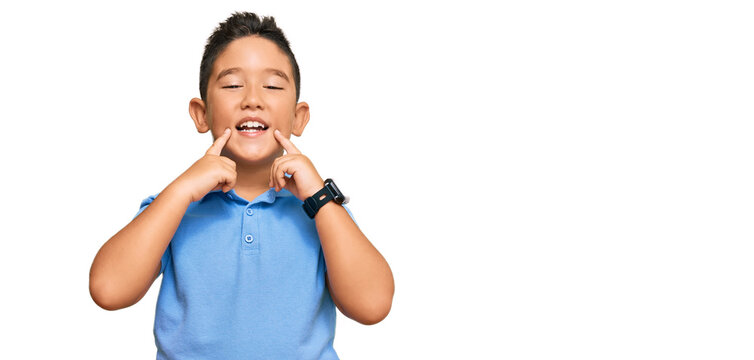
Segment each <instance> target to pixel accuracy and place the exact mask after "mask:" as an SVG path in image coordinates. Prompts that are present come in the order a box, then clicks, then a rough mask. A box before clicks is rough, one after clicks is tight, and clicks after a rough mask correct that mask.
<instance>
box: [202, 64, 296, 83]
mask: <svg viewBox="0 0 754 360" xmlns="http://www.w3.org/2000/svg"><path fill="white" fill-rule="evenodd" d="M237 71H241V68H239V67H234V68H230V69H225V70H223V71H220V73H219V74H217V79H215V81H217V80H220V79H221V78H222V77H223V76H225V75H228V74H232V73H234V72H237ZM264 72H271V73H273V74H275V75H277V76H280V77H281V78H283V79H285V81H287V82H291V80H290V79H289V78H288V75H286V74H285V73H284V72H282V71H280V70H278V69H275V68H266V69H264Z"/></svg>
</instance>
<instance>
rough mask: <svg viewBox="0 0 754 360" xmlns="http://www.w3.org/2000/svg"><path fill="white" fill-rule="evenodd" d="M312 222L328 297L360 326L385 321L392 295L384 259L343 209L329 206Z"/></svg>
mask: <svg viewBox="0 0 754 360" xmlns="http://www.w3.org/2000/svg"><path fill="white" fill-rule="evenodd" d="M314 220H315V223H316V226H317V232H318V233H319V238H320V242H321V243H322V251H323V252H324V255H325V263H326V265H327V274H328V281H329V286H330V295H331V296H332V297H333V298H334V300H335V302H336V304H338V305H339V308H340V310H341V312H343V314H344V315H346V316H348V317H349V318H351V319H354V320H356V321H358V322H360V323H362V324H374V323H377V322H379V321H381V320H382V319H384V318H385V317H386V316H387V314H388V313H389V312H390V307H391V306H392V302H393V293H394V291H395V284H394V281H393V273H392V271H391V270H390V266H389V265H388V263H387V261H385V258H383V257H382V255H381V254H380V253H379V251H377V249H376V248H375V247H374V246H373V245H372V243H371V242H370V241H369V239H367V238H366V236H364V234H363V233H362V232H361V230H360V229H359V228H358V226H357V225H356V224H355V223H354V222H353V220H352V219H351V217H350V216H348V213H347V212H346V210H345V209H344V208H343V207H342V206H340V205H338V204H335V203H333V202H329V203H327V204H326V205H324V206H323V207H322V208H321V209H319V211H318V212H317V215H315V218H314Z"/></svg>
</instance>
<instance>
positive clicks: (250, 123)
mask: <svg viewBox="0 0 754 360" xmlns="http://www.w3.org/2000/svg"><path fill="white" fill-rule="evenodd" d="M269 128H270V127H269V126H268V125H267V124H265V123H264V122H263V121H262V119H259V118H247V119H243V120H241V122H239V123H238V125H236V130H238V131H240V132H241V133H249V134H254V133H261V132H263V131H265V130H267V129H269Z"/></svg>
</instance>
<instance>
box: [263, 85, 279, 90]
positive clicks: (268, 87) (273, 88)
mask: <svg viewBox="0 0 754 360" xmlns="http://www.w3.org/2000/svg"><path fill="white" fill-rule="evenodd" d="M265 88H267V89H272V90H283V88H281V87H277V86H265Z"/></svg>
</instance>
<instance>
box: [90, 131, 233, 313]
mask: <svg viewBox="0 0 754 360" xmlns="http://www.w3.org/2000/svg"><path fill="white" fill-rule="evenodd" d="M230 136H231V131H230V129H225V131H224V132H223V134H222V135H221V136H219V137H218V138H217V139H215V142H214V143H213V144H212V146H210V148H209V149H208V150H207V152H206V153H205V155H204V156H202V157H201V158H200V159H199V160H197V161H196V162H195V163H194V164H193V165H191V167H190V168H188V170H186V171H184V172H183V174H181V176H179V177H178V178H177V179H175V180H173V182H172V183H170V185H168V186H167V187H166V188H165V190H163V191H162V192H161V193H160V194H159V195H158V196H157V197H156V198H155V199H154V201H152V203H151V204H150V205H149V206H147V208H146V209H144V211H142V212H141V214H139V216H137V217H136V218H135V219H133V220H131V222H130V223H129V224H128V225H126V227H124V228H123V229H121V230H120V231H119V232H118V233H117V234H115V235H113V237H112V238H110V240H108V241H107V242H106V243H105V245H102V248H101V249H100V250H99V252H98V253H97V256H95V257H94V262H92V268H91V270H90V271H89V293H90V294H91V296H92V299H93V300H94V302H95V303H97V305H99V306H100V307H102V308H103V309H107V310H117V309H122V308H124V307H128V306H131V305H133V304H135V303H136V302H138V301H139V300H141V298H142V297H144V294H146V293H147V291H148V290H149V287H150V286H152V283H153V282H154V280H155V279H156V278H157V276H158V275H159V274H160V260H161V259H162V255H163V254H164V253H165V249H167V247H168V245H169V244H170V240H171V239H172V238H173V235H175V231H176V230H178V225H180V224H181V219H183V215H184V214H185V213H186V210H187V209H188V207H189V205H190V204H191V203H192V202H194V201H198V200H200V199H202V198H203V197H204V196H205V195H206V194H207V193H208V192H210V191H212V190H218V189H223V191H230V189H232V188H233V187H234V186H235V184H236V176H237V174H236V163H235V162H234V161H233V160H231V159H229V158H227V157H224V156H221V155H220V153H221V151H222V149H223V147H224V146H225V144H226V143H227V141H228V139H229V138H230ZM226 189H227V190H226Z"/></svg>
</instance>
